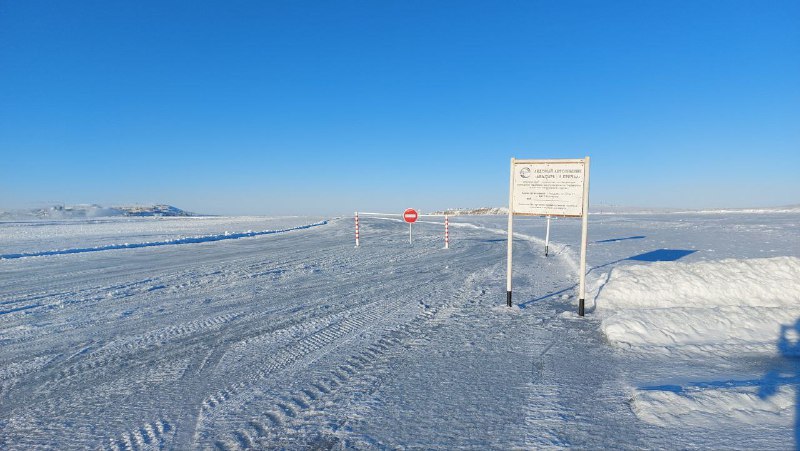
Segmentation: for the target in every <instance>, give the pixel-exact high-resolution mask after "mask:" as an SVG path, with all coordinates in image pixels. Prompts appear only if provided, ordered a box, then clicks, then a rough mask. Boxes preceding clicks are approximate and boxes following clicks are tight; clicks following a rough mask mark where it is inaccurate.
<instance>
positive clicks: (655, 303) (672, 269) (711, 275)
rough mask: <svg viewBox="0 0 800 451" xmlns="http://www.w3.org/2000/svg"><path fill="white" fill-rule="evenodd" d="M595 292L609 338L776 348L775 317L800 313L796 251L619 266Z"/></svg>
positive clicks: (783, 320)
mask: <svg viewBox="0 0 800 451" xmlns="http://www.w3.org/2000/svg"><path fill="white" fill-rule="evenodd" d="M596 293H597V294H596V295H595V305H596V306H597V311H598V312H599V314H600V315H601V317H602V324H601V328H602V330H603V332H604V333H605V335H606V337H607V338H608V339H609V340H610V341H611V342H612V343H614V344H618V345H630V346H636V347H642V348H645V347H654V346H655V347H659V346H660V347H684V348H691V347H699V349H698V350H700V351H704V350H707V347H708V346H718V347H720V348H731V350H732V351H733V350H734V349H735V350H742V349H748V350H750V349H758V350H765V349H771V350H777V347H776V343H777V341H778V338H779V333H780V326H781V324H791V323H793V322H794V321H795V320H796V319H797V318H798V317H800V259H798V258H796V257H775V258H760V259H746V260H735V259H728V260H720V261H714V262H697V263H679V262H657V263H653V264H650V265H636V266H626V267H619V268H614V269H613V270H612V271H611V273H610V274H609V275H608V279H607V281H606V282H605V283H604V284H601V285H600V286H599V287H598V288H597V290H596Z"/></svg>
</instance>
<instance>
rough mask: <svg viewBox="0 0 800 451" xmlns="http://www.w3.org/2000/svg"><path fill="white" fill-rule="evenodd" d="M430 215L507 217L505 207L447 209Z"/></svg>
mask: <svg viewBox="0 0 800 451" xmlns="http://www.w3.org/2000/svg"><path fill="white" fill-rule="evenodd" d="M430 214H432V215H449V216H462V215H507V214H508V208H506V207H479V208H448V209H446V210H441V211H434V212H433V213H430Z"/></svg>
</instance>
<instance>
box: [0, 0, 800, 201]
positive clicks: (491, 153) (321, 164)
mask: <svg viewBox="0 0 800 451" xmlns="http://www.w3.org/2000/svg"><path fill="white" fill-rule="evenodd" d="M798 23H800V4H799V3H798V2H795V1H771V2H750V1H730V2H711V1H700V2H697V1H681V2H669V3H665V2H638V1H622V2H588V1H574V2H555V1H551V2H543V1H536V2H519V3H517V2H503V3H499V4H498V3H496V2H487V1H483V2H471V1H468V2H437V3H436V4H431V3H429V2H423V1H411V2H378V3H375V2H368V1H354V2H332V3H326V4H320V3H317V2H289V1H275V2H242V3H236V4H233V5H231V4H222V3H219V2H210V1H198V2H191V3H181V2H177V3H173V4H163V2H156V1H144V2H135V3H122V2H120V3H113V2H98V1H79V2H70V3H53V2H45V1H37V0H33V1H28V2H12V3H5V4H3V6H2V7H0V68H2V69H0V152H2V156H3V164H2V165H0V209H15V208H28V207H31V206H42V205H45V204H52V203H65V204H79V203H97V204H101V205H104V206H109V205H125V204H148V203H153V204H155V203H168V204H171V205H175V206H177V207H179V208H182V209H185V210H189V211H195V212H202V213H210V214H342V213H346V212H351V211H354V210H367V211H368V210H377V211H395V210H401V209H402V208H405V207H407V206H414V207H417V208H420V209H421V210H423V211H432V210H438V209H444V208H453V207H480V206H504V205H506V203H507V196H508V192H507V190H508V170H509V158H511V157H517V158H580V157H583V156H585V155H589V156H591V157H592V164H591V186H592V192H591V201H592V203H593V204H600V203H603V204H614V205H627V206H640V207H671V208H736V207H741V208H746V207H766V206H782V205H796V204H798V203H800V177H797V167H798V166H799V165H800V127H798V126H797V125H798V124H800V27H798V26H797V24H798Z"/></svg>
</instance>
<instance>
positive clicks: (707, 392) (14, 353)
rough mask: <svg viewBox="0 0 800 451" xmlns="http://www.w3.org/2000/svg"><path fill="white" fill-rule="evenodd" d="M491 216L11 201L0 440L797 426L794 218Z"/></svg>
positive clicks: (603, 434)
mask: <svg viewBox="0 0 800 451" xmlns="http://www.w3.org/2000/svg"><path fill="white" fill-rule="evenodd" d="M505 221H506V218H505V217H503V216H481V217H471V216H461V217H458V218H451V221H450V226H451V227H450V232H451V249H449V250H444V249H443V240H442V238H443V229H442V220H441V219H440V218H423V219H422V220H421V221H420V222H419V223H418V224H416V225H415V226H414V228H415V230H414V243H413V245H409V244H408V235H407V233H408V228H407V226H406V225H405V224H403V223H401V222H399V221H398V220H397V219H396V218H394V217H386V218H381V217H379V216H369V217H362V218H361V247H360V248H354V246H353V244H354V243H353V220H352V218H161V219H156V218H150V219H129V218H107V219H87V220H80V221H74V220H73V221H46V222H44V221H40V222H0V255H2V256H4V257H2V259H1V260H0V274H2V275H1V276H0V448H2V449H31V448H45V449H66V448H69V449H73V448H107V449H158V448H166V449H194V448H213V447H218V448H223V449H237V448H246V447H255V448H275V447H279V448H280V447H283V448H292V449H294V448H309V447H317V448H340V447H344V448H357V449H364V448H367V449H371V448H393V447H400V448H412V449H415V448H426V449H431V448H433V449H453V448H471V449H487V448H495V449H513V448H529V449H530V448H542V447H577V448H696V447H700V448H747V449H785V448H791V447H792V446H794V435H795V431H796V429H797V426H796V423H795V411H796V406H797V402H796V398H797V389H798V381H800V374H798V371H797V370H798V366H797V365H796V364H795V361H796V353H794V351H793V350H794V349H795V348H797V340H798V336H800V333H798V332H800V331H798V329H797V328H796V326H795V321H796V320H797V319H798V318H800V311H799V310H798V307H797V305H798V304H800V302H799V301H800V299H799V298H798V293H800V289H799V288H800V287H799V286H798V284H799V283H800V282H798V280H800V279H799V278H798V276H797V274H798V272H800V263H798V262H799V260H798V257H800V214H796V213H764V214H762V213H759V214H754V213H736V214H722V213H720V214H714V215H708V214H700V213H697V214H691V213H687V214H674V213H673V214H662V215H643V214H637V215H625V214H617V215H600V216H592V218H591V220H590V246H589V254H588V255H589V262H588V263H589V265H588V266H589V268H590V270H589V275H588V282H589V288H590V292H589V294H590V296H589V300H588V301H587V303H588V304H587V305H588V311H587V316H586V317H584V318H579V317H578V316H577V315H576V314H575V310H576V300H575V290H576V281H577V274H576V271H577V258H576V256H577V253H578V252H577V251H578V248H577V243H578V240H579V221H576V220H554V221H553V233H552V239H553V243H552V244H551V256H550V257H548V258H545V257H544V256H543V243H542V241H541V239H540V237H543V236H544V221H543V220H541V219H529V218H522V219H517V220H516V222H515V232H518V235H517V241H516V243H515V254H514V258H515V274H514V283H515V288H514V300H515V307H514V308H511V309H508V308H506V307H504V304H505V245H506V243H505ZM306 226H308V227H306ZM262 232H264V233H262ZM147 243H150V244H148V245H147V246H140V244H147ZM121 244H127V245H128V246H118V245H121ZM54 251H57V252H54ZM28 255H37V256H28ZM781 326H783V328H781Z"/></svg>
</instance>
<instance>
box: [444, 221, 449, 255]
mask: <svg viewBox="0 0 800 451" xmlns="http://www.w3.org/2000/svg"><path fill="white" fill-rule="evenodd" d="M444 248H445V249H450V220H448V219H447V215H444Z"/></svg>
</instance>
